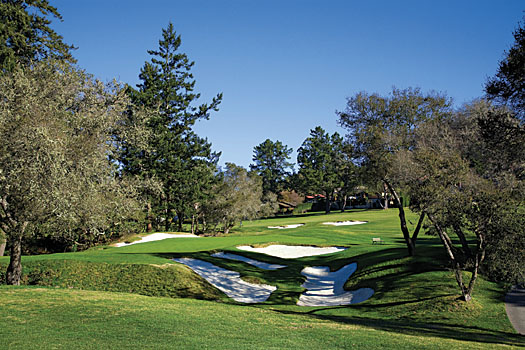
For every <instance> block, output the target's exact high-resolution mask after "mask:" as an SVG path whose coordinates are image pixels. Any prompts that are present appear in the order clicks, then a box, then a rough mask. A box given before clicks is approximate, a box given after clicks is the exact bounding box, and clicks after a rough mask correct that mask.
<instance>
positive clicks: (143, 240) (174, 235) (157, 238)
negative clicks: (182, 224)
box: [115, 232, 199, 247]
mask: <svg viewBox="0 0 525 350" xmlns="http://www.w3.org/2000/svg"><path fill="white" fill-rule="evenodd" d="M187 237H193V238H195V237H199V236H196V235H192V234H178V233H163V232H157V233H153V234H151V235H148V236H145V237H142V238H141V239H140V240H138V241H134V242H131V243H125V242H121V243H117V244H115V247H124V246H127V245H132V244H138V243H146V242H154V241H161V240H163V239H167V238H187Z"/></svg>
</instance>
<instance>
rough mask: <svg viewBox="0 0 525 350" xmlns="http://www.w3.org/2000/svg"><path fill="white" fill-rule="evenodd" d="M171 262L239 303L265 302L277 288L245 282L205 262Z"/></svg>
mask: <svg viewBox="0 0 525 350" xmlns="http://www.w3.org/2000/svg"><path fill="white" fill-rule="evenodd" d="M173 260H174V261H176V262H179V263H181V264H184V265H186V266H188V267H189V268H191V269H192V270H193V271H195V272H196V273H197V274H199V275H200V276H201V277H202V278H204V279H205V280H206V281H208V282H209V283H210V284H212V285H214V286H215V287H216V288H218V289H219V290H221V291H222V292H224V293H225V294H226V295H227V296H229V297H230V298H232V299H233V300H235V301H238V302H240V303H260V302H263V301H266V300H267V299H268V298H269V297H270V294H272V292H273V291H274V290H276V289H277V287H275V286H269V285H267V284H254V283H248V282H245V281H243V280H242V279H241V275H240V274H239V273H238V272H235V271H230V270H226V269H223V268H221V267H218V266H215V265H213V264H210V263H209V262H206V261H202V260H197V259H190V258H181V259H173Z"/></svg>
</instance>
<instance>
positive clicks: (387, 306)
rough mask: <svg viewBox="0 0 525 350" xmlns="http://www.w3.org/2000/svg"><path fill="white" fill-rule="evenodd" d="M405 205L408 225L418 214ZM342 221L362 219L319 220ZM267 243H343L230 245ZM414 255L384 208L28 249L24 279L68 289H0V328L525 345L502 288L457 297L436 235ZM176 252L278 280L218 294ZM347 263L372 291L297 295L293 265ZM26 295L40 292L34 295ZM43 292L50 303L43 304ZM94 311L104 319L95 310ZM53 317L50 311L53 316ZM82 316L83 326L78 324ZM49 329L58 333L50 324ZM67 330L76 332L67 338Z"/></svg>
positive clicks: (158, 338)
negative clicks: (226, 229) (240, 295)
mask: <svg viewBox="0 0 525 350" xmlns="http://www.w3.org/2000/svg"><path fill="white" fill-rule="evenodd" d="M408 214H409V215H408V216H409V220H411V221H412V223H414V224H415V222H416V221H417V219H416V218H415V217H414V216H413V215H411V214H410V213H408ZM345 220H361V221H368V223H367V224H363V225H354V226H329V225H323V224H322V223H323V222H327V221H345ZM295 223H305V225H304V226H301V227H298V228H295V229H287V230H271V229H268V228H267V226H277V225H286V224H295ZM372 237H380V238H381V239H382V240H384V241H385V244H383V245H373V244H372ZM269 243H279V244H291V245H319V246H327V245H334V246H345V247H347V248H348V249H347V250H345V251H344V252H340V253H336V254H329V255H322V256H314V257H304V258H301V259H280V258H276V257H271V256H267V255H262V254H257V253H251V252H244V251H239V250H237V249H236V248H235V247H236V246H238V245H266V244H269ZM220 250H223V251H226V252H231V253H235V254H241V255H244V256H247V257H250V258H254V259H258V260H261V261H265V262H268V263H277V264H283V265H287V266H288V267H287V268H284V269H279V270H274V271H264V270H261V269H258V268H256V267H254V266H251V265H249V264H246V263H243V262H239V261H232V260H226V259H220V258H213V257H211V256H210V253H212V252H216V251H220ZM416 254H417V256H416V257H412V258H409V257H407V256H406V247H405V245H404V241H403V240H402V236H401V233H400V230H399V221H398V218H397V210H395V209H390V210H388V211H379V210H378V211H352V212H349V213H343V214H340V213H335V214H331V215H319V214H314V215H301V216H295V217H283V218H277V219H268V220H258V221H253V222H244V223H243V226H242V227H240V228H237V229H236V231H235V232H234V233H233V234H231V235H228V236H223V237H207V238H176V239H169V240H165V241H158V242H151V243H144V244H136V245H132V246H127V247H122V248H112V247H103V248H96V249H92V250H90V251H86V252H81V253H68V254H53V255H45V256H32V257H24V258H23V267H24V280H25V281H26V283H28V284H36V285H46V286H58V287H64V288H66V289H64V290H62V289H51V290H50V289H41V290H40V289H32V288H29V289H24V288H3V289H0V294H1V296H0V298H1V300H2V301H4V300H9V302H7V304H6V303H3V302H2V303H0V317H2V320H3V321H2V324H10V323H9V322H8V321H9V320H13V323H12V324H13V325H16V326H12V327H11V326H8V327H6V328H3V329H2V332H8V334H7V335H5V337H6V339H8V340H9V341H10V342H11V343H8V344H12V345H11V346H12V348H28V346H27V345H28V344H33V345H34V344H37V343H36V340H35V339H37V337H40V338H44V342H48V343H47V344H48V346H42V347H41V348H58V349H60V348H64V349H65V348H72V347H78V348H81V349H84V348H85V349H89V348H100V347H104V346H102V344H107V346H105V347H106V348H126V347H131V346H134V347H135V346H140V347H142V348H151V349H162V348H176V347H179V348H181V347H182V348H228V349H237V348H242V349H245V348H265V349H272V348H275V349H283V348H284V349H286V348H312V349H313V348H351V347H357V348H362V349H368V348H378V347H388V348H400V349H403V348H429V349H440V348H443V349H445V348H450V347H455V348H458V349H470V348H472V349H479V348H500V345H501V346H503V347H505V346H509V345H510V346H511V347H512V346H516V347H521V346H525V343H524V341H523V337H520V336H518V335H516V333H515V331H514V330H513V328H512V326H511V325H510V322H509V321H508V319H507V317H506V314H505V310H504V306H503V302H502V298H503V295H504V292H505V291H504V289H503V287H502V286H500V285H497V284H494V283H490V282H487V281H485V280H483V279H479V280H478V283H477V285H476V288H475V291H474V300H473V302H471V303H464V302H462V301H459V300H458V299H457V298H458V296H459V290H458V289H457V286H456V285H455V280H454V277H453V274H452V273H451V272H450V271H449V270H448V269H447V265H446V261H445V260H444V259H443V258H444V253H443V248H442V247H441V245H440V242H439V240H438V239H436V238H434V237H430V236H424V235H421V236H420V239H419V240H418V245H417V251H416ZM174 257H193V258H199V259H203V260H206V261H209V262H212V263H214V264H216V265H218V266H221V267H224V268H228V269H231V270H235V271H238V272H239V273H240V274H241V276H242V278H243V279H245V280H249V281H257V282H259V283H266V284H271V285H275V286H277V287H278V289H277V290H276V291H275V292H274V293H273V294H272V296H271V297H270V298H269V300H268V301H267V302H265V303H262V304H257V305H240V304H238V303H235V302H233V301H231V300H230V299H227V298H225V297H224V295H223V294H222V293H220V292H219V291H217V290H216V289H215V288H213V287H211V286H210V285H208V284H207V283H206V282H204V281H203V280H201V279H200V278H199V277H198V276H196V275H195V274H193V273H192V272H191V271H189V270H188V269H187V268H185V267H183V266H181V265H179V264H176V263H174V262H172V261H171V259H172V258H174ZM351 262H357V264H358V269H357V271H356V272H355V273H354V275H353V276H351V277H350V279H349V280H348V281H347V283H346V285H345V288H347V289H349V290H354V289H357V288H361V287H371V288H373V289H374V290H375V291H376V293H375V295H374V296H373V297H372V298H371V299H369V300H368V301H366V302H363V303H360V304H355V305H350V306H344V307H325V308H315V307H299V306H296V305H295V303H296V301H297V299H298V297H299V295H300V293H301V292H302V291H303V288H302V287H301V284H302V283H303V282H304V277H303V276H302V275H301V274H300V272H301V270H302V269H303V268H304V267H305V266H318V265H325V266H330V268H331V270H337V269H338V268H340V267H342V266H344V265H346V264H348V263H351ZM0 264H3V265H4V267H5V266H6V264H7V259H6V258H2V259H0ZM68 287H72V288H73V289H68ZM79 289H92V290H99V291H119V292H130V291H131V292H133V293H140V294H145V295H154V296H169V297H191V298H204V299H211V300H221V301H222V302H221V303H217V302H207V301H196V300H190V299H172V298H155V297H150V298H142V297H139V296H137V295H136V294H133V295H132V294H116V293H107V292H106V293H102V292H91V293H88V292H82V291H80V290H79ZM26 298H29V299H30V300H37V302H36V304H34V305H33V304H31V302H28V301H27V300H26ZM47 299H49V300H51V301H52V300H54V303H55V304H56V305H55V304H52V303H51V301H45V300H47ZM38 300H43V301H42V304H38ZM98 300H103V302H102V301H100V302H98ZM48 302H49V303H51V304H52V305H51V306H49V305H48V304H46V303H48ZM28 304H30V305H28ZM53 305H55V306H53ZM137 305H139V306H140V307H139V306H137ZM26 309H27V310H26ZM35 309H36V310H37V311H35ZM57 309H60V310H62V309H63V310H66V312H65V313H64V314H63V315H62V316H60V317H62V319H61V320H62V321H63V323H64V324H63V325H62V326H57V324H56V323H53V322H55V321H52V320H53V317H55V316H50V314H52V313H53V312H56V310H57ZM17 310H20V312H18V311H17ZM53 310H54V311H53ZM74 310H77V312H74ZM82 310H84V311H82ZM119 310H120V311H119ZM48 313H49V314H48ZM101 313H102V314H107V315H108V317H107V318H104V319H99V317H101V316H100V314H101ZM113 315H115V316H113ZM56 317H58V316H56ZM48 318H49V319H50V320H51V321H49V322H48ZM15 320H16V322H14V321H15ZM56 322H58V321H56ZM35 324H40V326H41V328H42V331H35V330H34V329H33V328H32V327H33V326H34V325H35ZM79 325H83V327H84V328H81V329H80V330H79V329H77V328H76V327H80V326H79ZM53 327H58V328H57V329H58V330H63V333H60V332H58V331H55V330H49V331H47V332H46V329H50V328H53ZM0 328H1V327H0ZM9 332H12V333H9ZM23 332H25V333H23ZM33 332H36V333H35V336H34V338H31V337H28V338H27V339H22V340H17V334H26V333H27V334H33ZM73 334H76V335H75V336H74V337H73V336H72V335H73ZM68 335H69V336H71V337H72V338H74V339H69V338H68ZM50 337H57V339H55V340H56V341H55V343H56V344H54V345H51V343H52V340H50V339H49V338H50ZM30 339H33V341H35V343H31V340H30ZM91 339H93V341H91ZM17 341H20V342H21V343H20V345H18V344H19V343H17ZM84 343H85V344H84ZM24 345H25V347H24ZM44 345H45V344H44ZM30 347H31V346H29V348H30Z"/></svg>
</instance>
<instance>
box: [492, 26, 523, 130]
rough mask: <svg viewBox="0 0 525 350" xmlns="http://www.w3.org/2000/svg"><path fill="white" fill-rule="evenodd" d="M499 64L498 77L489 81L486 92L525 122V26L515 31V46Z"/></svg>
mask: <svg viewBox="0 0 525 350" xmlns="http://www.w3.org/2000/svg"><path fill="white" fill-rule="evenodd" d="M505 54H506V55H505V56H506V57H505V58H504V59H503V60H502V61H501V62H500V63H499V67H498V71H497V72H496V75H495V76H494V77H492V78H490V79H488V81H487V83H486V85H485V91H486V93H487V96H488V98H489V99H491V100H493V101H494V102H496V103H497V104H500V105H505V106H507V107H510V108H511V109H513V110H514V111H515V112H516V113H517V115H518V117H519V118H520V119H521V122H522V123H523V122H525V79H524V77H525V24H524V23H521V24H520V26H519V27H518V28H517V29H516V30H515V31H514V45H513V46H512V47H511V48H510V50H509V51H508V52H506V53H505Z"/></svg>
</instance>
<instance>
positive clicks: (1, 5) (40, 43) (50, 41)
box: [0, 0, 75, 71]
mask: <svg viewBox="0 0 525 350" xmlns="http://www.w3.org/2000/svg"><path fill="white" fill-rule="evenodd" d="M50 16H52V17H55V18H57V19H59V20H62V17H61V16H60V14H59V13H58V11H57V9H56V8H55V7H53V6H51V5H50V4H49V1H48V0H37V1H35V0H2V1H1V2H0V23H2V25H1V26H0V70H1V71H11V70H13V69H15V67H16V66H17V64H22V65H25V66H28V65H30V64H32V63H34V62H37V61H40V60H44V59H54V60H63V61H67V62H70V63H74V62H75V60H74V59H73V57H72V56H71V53H70V50H72V49H74V47H73V46H70V45H67V44H65V43H64V42H63V41H62V36H61V35H58V34H57V33H56V32H55V31H54V30H53V29H51V27H50V24H51V20H50V19H49V17H50Z"/></svg>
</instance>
